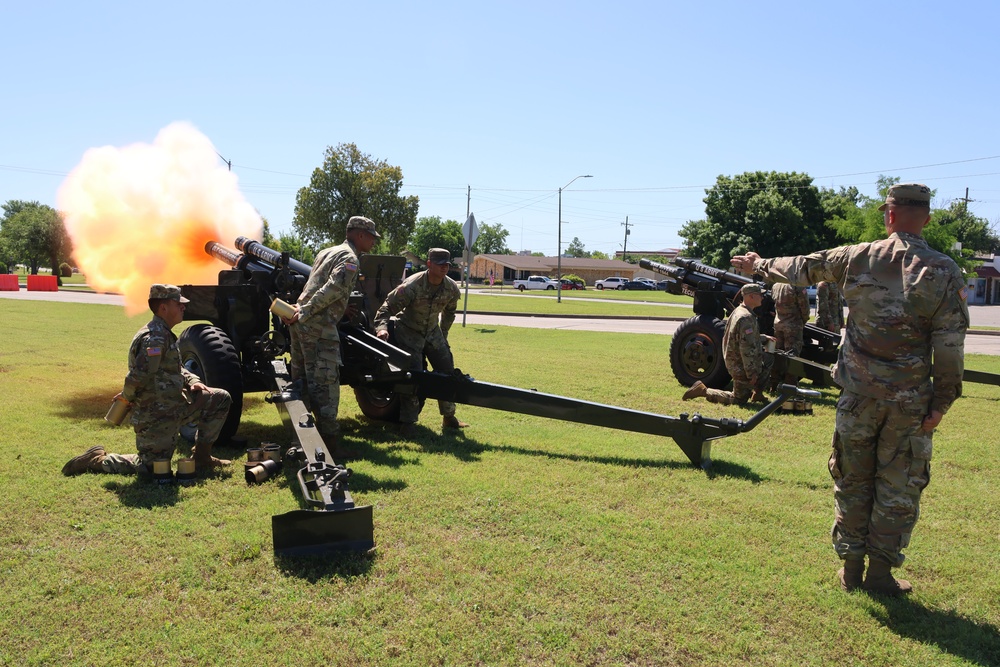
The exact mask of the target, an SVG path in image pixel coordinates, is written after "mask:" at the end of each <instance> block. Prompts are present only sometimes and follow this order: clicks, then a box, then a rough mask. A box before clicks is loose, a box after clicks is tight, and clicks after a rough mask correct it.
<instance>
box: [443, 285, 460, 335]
mask: <svg viewBox="0 0 1000 667" xmlns="http://www.w3.org/2000/svg"><path fill="white" fill-rule="evenodd" d="M456 288H457V285H456ZM461 296H462V292H461V290H458V289H456V290H455V291H454V293H453V298H452V299H451V301H449V302H448V305H447V306H445V307H444V310H442V311H441V333H443V334H444V337H445V338H447V337H448V329H451V325H452V324H454V323H455V311H457V310H458V300H459V298H460V297H461Z"/></svg>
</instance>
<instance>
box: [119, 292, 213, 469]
mask: <svg viewBox="0 0 1000 667" xmlns="http://www.w3.org/2000/svg"><path fill="white" fill-rule="evenodd" d="M175 289H176V288H175ZM196 382H201V380H200V379H199V378H198V376H197V375H195V374H194V373H192V372H190V371H189V370H187V369H186V368H184V367H183V366H182V365H181V355H180V350H179V349H178V348H177V336H175V335H174V333H173V331H171V330H170V327H168V326H167V323H166V322H164V321H163V319H162V318H160V317H159V316H154V317H153V319H152V320H151V321H150V322H149V324H147V325H146V326H144V327H143V328H142V329H140V330H139V331H138V333H136V335H135V336H134V337H133V338H132V344H131V346H130V347H129V351H128V375H126V376H125V387H124V389H122V396H123V397H124V398H125V399H126V400H128V401H132V402H133V410H132V419H131V423H132V426H133V427H134V428H135V446H136V449H137V450H138V452H139V453H138V454H108V455H107V456H106V457H105V458H104V460H103V461H101V468H102V469H103V470H104V472H110V473H120V474H130V473H149V472H152V462H153V460H155V459H170V458H171V457H173V454H174V449H175V448H176V442H177V433H178V431H179V430H180V427H181V426H183V425H184V424H188V423H192V422H194V423H196V424H197V426H198V430H197V433H196V435H195V440H196V442H199V443H200V442H204V443H208V444H214V443H215V441H216V440H217V439H218V437H219V433H220V432H221V431H222V427H223V425H225V423H226V417H227V416H228V415H229V406H230V405H231V404H232V398H231V397H230V396H229V392H227V391H226V390H225V389H215V388H212V387H208V388H207V389H204V390H202V391H200V392H197V393H191V392H190V389H191V385H192V384H194V383H196Z"/></svg>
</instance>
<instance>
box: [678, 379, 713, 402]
mask: <svg viewBox="0 0 1000 667" xmlns="http://www.w3.org/2000/svg"><path fill="white" fill-rule="evenodd" d="M706 396H708V387H706V386H705V383H704V382H702V381H701V380H698V381H697V382H695V383H694V384H693V385H691V388H690V389H688V390H687V391H685V392H684V395H683V396H682V397H681V400H684V401H690V400H691V399H692V398H704V397H706Z"/></svg>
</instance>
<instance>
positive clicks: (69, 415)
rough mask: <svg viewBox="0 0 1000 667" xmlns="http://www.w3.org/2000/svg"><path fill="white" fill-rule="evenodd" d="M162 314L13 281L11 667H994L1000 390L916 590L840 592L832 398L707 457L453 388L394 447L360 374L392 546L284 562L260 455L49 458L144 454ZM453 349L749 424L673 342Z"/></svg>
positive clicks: (770, 422) (952, 457) (366, 485)
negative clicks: (135, 388)
mask: <svg viewBox="0 0 1000 667" xmlns="http://www.w3.org/2000/svg"><path fill="white" fill-rule="evenodd" d="M504 298H506V297H504ZM470 299H471V297H470ZM526 301H527V300H526ZM650 307H652V306H650ZM146 320H147V317H145V316H140V317H135V318H131V319H128V318H126V317H125V316H124V314H123V310H122V309H121V308H119V307H113V306H100V305H78V304H66V303H49V302H32V301H20V300H7V299H3V300H0V321H2V322H3V324H4V330H3V335H2V336H0V389H2V390H3V396H4V400H5V405H4V407H3V409H2V410H0V445H2V446H0V452H2V453H3V463H2V464H0V488H2V489H3V498H4V501H5V504H6V508H5V510H6V511H5V512H4V513H3V515H2V518H0V581H2V582H3V586H0V665H60V666H62V665H147V664H150V665H153V664H155V665H289V666H300V665H421V666H422V665H684V666H692V667H693V666H695V665H698V666H701V665H717V666H726V667H730V666H732V665H795V666H798V665H817V666H819V665H831V664H836V665H864V666H866V667H868V666H872V665H875V666H878V665H885V666H887V667H889V666H891V667H900V666H914V667H917V666H920V667H923V666H925V665H978V666H985V665H997V664H1000V631H998V628H1000V605H998V604H997V600H998V599H1000V550H998V549H997V542H998V538H1000V529H998V521H1000V494H997V493H996V492H995V490H994V483H995V480H996V479H997V475H998V469H1000V466H998V463H997V451H998V450H1000V434H998V432H997V429H996V428H995V427H991V426H989V424H990V423H991V419H992V418H995V415H996V414H997V405H998V403H1000V388H998V387H990V386H984V385H974V384H967V385H966V386H965V390H964V396H963V398H962V399H961V400H959V401H958V402H957V403H956V405H955V406H954V407H953V408H952V410H951V411H950V412H949V413H948V415H947V417H946V418H945V421H944V423H943V424H942V428H941V429H940V431H939V433H938V434H937V436H936V438H935V452H934V463H933V476H932V482H931V485H930V487H929V488H928V489H927V491H926V492H925V494H924V503H923V506H922V515H921V520H920V523H919V524H918V526H917V529H916V531H915V533H914V537H913V542H912V544H911V545H910V547H909V549H908V550H907V552H906V553H907V556H908V558H907V562H906V565H905V567H904V568H903V569H902V572H901V574H902V576H904V577H905V578H908V579H910V580H911V581H912V582H913V583H914V586H915V593H914V594H913V595H912V596H911V597H909V598H907V599H903V600H886V599H873V598H870V597H868V596H866V595H864V594H850V595H849V594H846V593H843V592H841V591H840V589H839V586H838V584H837V582H836V570H837V568H838V567H839V563H838V561H837V560H836V557H835V556H834V554H833V551H832V548H831V547H830V545H829V528H830V524H831V521H832V514H833V510H832V488H831V487H832V484H831V480H830V477H829V474H828V473H827V471H826V461H827V458H828V455H829V446H830V444H829V443H830V434H831V430H832V425H833V417H834V414H833V406H834V403H835V395H834V394H833V393H832V392H831V391H829V390H827V391H826V392H825V393H824V397H823V398H822V399H819V400H817V401H816V402H815V403H814V414H813V415H812V416H806V415H802V416H792V415H779V416H773V417H771V418H769V419H767V420H766V421H764V422H763V423H762V424H761V425H760V426H758V427H757V428H756V429H755V430H754V431H751V432H750V433H747V434H743V435H740V436H737V437H734V438H729V439H725V440H721V441H717V442H716V443H715V444H714V447H713V459H714V460H715V466H714V469H713V471H712V472H710V473H705V472H703V471H701V470H699V469H696V468H694V467H692V466H691V465H690V464H689V463H688V461H687V458H686V457H685V456H684V455H683V454H682V453H681V451H680V450H679V449H678V448H677V447H676V446H675V445H674V443H673V441H671V440H669V439H663V438H657V437H652V436H644V435H638V434H632V433H627V432H623V431H616V430H610V429H602V428H597V427H588V426H581V425H574V424H568V423H563V422H559V421H553V420H546V419H541V418H535V417H528V416H522V415H517V414H510V413H502V412H497V411H490V410H486V409H480V408H470V407H464V406H459V413H458V414H459V416H460V417H461V418H462V419H463V420H465V421H468V422H470V423H471V424H472V425H471V426H470V427H469V428H468V429H466V430H465V431H464V432H462V433H461V434H459V435H448V436H443V435H441V430H440V417H439V416H438V414H437V409H436V406H434V405H432V404H429V405H428V406H427V407H426V408H425V409H424V412H423V414H422V416H421V422H420V426H419V428H418V433H417V435H416V437H415V438H413V439H412V440H402V439H400V438H399V436H398V435H396V433H395V432H394V430H392V429H390V428H386V427H385V426H383V425H382V424H378V423H372V422H369V421H367V420H365V419H364V418H363V417H362V416H361V415H360V411H359V410H358V408H357V404H356V403H355V401H354V399H353V395H352V392H351V391H350V390H345V391H344V392H343V400H342V405H341V416H342V424H343V427H344V436H345V441H346V443H345V444H346V445H347V446H349V447H351V448H353V449H356V450H360V451H361V452H362V453H363V455H364V458H363V459H362V460H359V461H355V462H352V464H351V467H352V468H353V469H354V471H355V476H354V484H353V486H352V491H353V493H354V495H355V499H356V500H357V501H358V502H359V504H370V505H372V506H373V507H374V518H375V539H376V543H377V547H376V549H375V550H374V552H373V553H371V554H368V555H361V556H357V555H355V556H348V557H339V558H327V559H318V558H312V559H278V560H276V559H275V558H274V556H273V554H272V552H271V516H272V515H274V514H281V513H284V512H287V511H289V510H292V509H296V508H298V507H300V504H299V500H298V497H297V495H296V492H295V491H293V488H292V486H291V479H292V478H291V475H292V474H293V473H292V471H290V470H286V473H285V475H283V476H281V477H279V478H278V479H275V480H272V481H269V482H267V483H265V484H263V485H260V486H255V487H247V486H246V484H245V483H244V481H243V475H242V462H243V460H244V458H245V454H244V453H243V452H241V451H231V450H225V449H223V450H222V453H223V454H225V455H230V456H233V457H236V458H238V461H237V465H236V466H234V469H233V471H232V473H226V474H223V475H221V476H218V477H214V478H209V479H204V480H200V481H199V482H198V483H197V484H196V485H194V486H192V487H179V488H178V487H173V486H171V487H156V486H154V485H152V484H150V483H147V482H142V481H139V480H136V479H133V478H130V477H123V476H113V475H82V476H79V477H75V478H66V477H63V476H62V475H61V474H60V472H59V470H60V468H61V467H62V465H63V463H65V462H66V460H68V459H69V458H70V457H71V456H73V455H75V454H78V453H80V452H82V451H83V450H84V449H86V448H87V447H90V446H92V445H96V444H101V445H104V446H105V447H106V448H108V449H109V450H110V451H118V452H133V451H134V436H133V434H132V432H131V430H130V429H128V428H115V427H111V426H110V425H108V424H106V423H105V422H104V420H103V416H104V413H105V412H106V411H107V408H108V405H109V403H110V400H111V397H112V396H113V395H114V394H115V393H116V392H117V391H118V390H119V389H120V387H121V381H122V377H123V375H124V372H125V356H126V352H127V346H128V343H129V341H130V340H131V337H132V335H133V334H134V333H135V331H136V329H138V328H139V327H140V326H141V325H142V324H143V323H144V322H145V321H146ZM451 343H452V345H453V348H454V350H455V356H456V361H457V364H458V366H460V367H461V368H462V369H464V370H465V371H466V372H469V373H470V374H472V375H473V376H474V377H476V378H477V379H480V380H484V381H488V382H496V383H501V384H507V385H512V386H518V387H526V388H537V389H538V390H540V391H546V392H550V393H557V394H564V395H567V396H574V397H579V398H585V399H588V400H593V401H597V402H602V403H610V404H614V405H621V406H625V407H630V408H635V409H641V410H647V411H652V412H658V413H662V414H669V415H677V414H679V413H681V412H694V411H700V412H701V413H703V414H709V415H713V416H732V417H738V418H744V419H745V418H747V417H749V415H750V414H751V413H750V411H749V410H746V409H741V408H723V407H721V406H714V405H711V404H707V403H704V402H697V403H682V402H681V400H680V397H681V393H682V387H680V386H679V385H678V384H677V383H676V382H675V381H674V380H673V378H672V377H671V376H670V375H669V370H668V362H667V348H668V344H669V341H668V340H667V337H663V336H656V335H643V334H609V333H595V332H569V331H559V330H543V329H539V330H534V329H520V328H509V327H466V328H461V327H456V328H454V329H453V330H452V335H451ZM967 364H968V366H969V367H971V368H976V369H980V370H986V371H991V372H1000V358H998V357H986V356H970V358H969V359H968V360H967ZM990 415H994V417H990ZM243 420H244V424H243V427H242V429H241V432H242V434H243V435H245V436H247V437H248V438H249V439H250V441H251V443H258V442H261V441H274V442H279V443H282V444H287V443H288V437H289V436H288V433H287V432H286V431H285V430H284V428H283V427H282V426H281V424H280V421H279V418H278V414H277V411H276V410H275V408H274V407H273V406H272V405H270V404H267V403H265V402H264V401H263V397H262V396H261V395H259V394H255V395H249V396H248V397H247V400H246V402H245V412H244V416H243Z"/></svg>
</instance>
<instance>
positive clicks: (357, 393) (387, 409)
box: [354, 387, 399, 422]
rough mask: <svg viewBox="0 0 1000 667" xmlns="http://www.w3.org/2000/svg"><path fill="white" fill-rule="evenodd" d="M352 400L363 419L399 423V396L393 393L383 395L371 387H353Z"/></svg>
mask: <svg viewBox="0 0 1000 667" xmlns="http://www.w3.org/2000/svg"><path fill="white" fill-rule="evenodd" d="M354 398H356V399H358V407H360V408H361V412H362V413H363V414H364V416H365V417H368V418H369V419H377V420H379V421H384V422H398V421H399V396H398V395H397V394H396V393H395V392H390V393H384V392H381V391H377V390H375V389H372V388H371V387H355V388H354Z"/></svg>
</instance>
